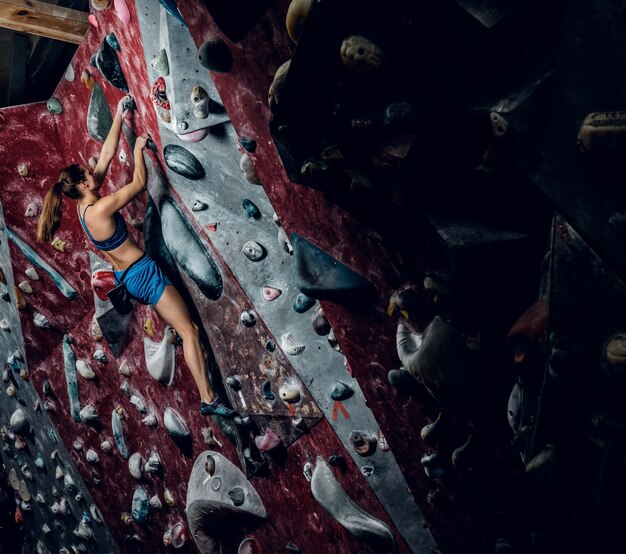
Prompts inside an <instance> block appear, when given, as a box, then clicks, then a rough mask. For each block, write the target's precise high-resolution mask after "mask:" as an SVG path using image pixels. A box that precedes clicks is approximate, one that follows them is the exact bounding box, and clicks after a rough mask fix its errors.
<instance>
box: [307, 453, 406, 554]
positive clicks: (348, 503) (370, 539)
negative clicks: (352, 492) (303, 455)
mask: <svg viewBox="0 0 626 554" xmlns="http://www.w3.org/2000/svg"><path fill="white" fill-rule="evenodd" d="M311 493H312V494H313V498H315V500H317V502H318V503H319V504H320V505H321V506H322V508H324V509H325V510H326V511H327V512H328V513H329V514H330V515H331V516H332V517H333V518H334V519H335V521H337V523H339V524H340V525H341V526H342V527H344V528H345V529H346V530H347V531H348V532H349V533H350V534H351V535H353V536H354V537H356V538H357V539H359V540H361V541H363V542H364V543H365V544H367V546H369V547H370V548H371V549H372V550H374V551H375V552H381V553H382V552H393V550H394V549H395V540H394V538H393V535H392V533H391V530H390V529H389V527H387V525H385V524H384V523H383V522H382V521H380V520H379V519H377V518H375V517H374V516H372V515H370V514H368V513H367V512H365V511H364V510H362V509H361V508H359V506H357V505H356V504H355V503H354V502H353V501H352V500H351V499H350V497H349V496H348V495H347V494H346V492H345V491H344V490H343V488H342V487H341V485H340V484H339V483H338V482H337V480H336V479H335V476H334V475H333V473H332V471H331V470H330V468H329V467H328V465H327V464H326V462H325V461H324V459H323V458H322V457H321V456H318V457H317V463H316V465H315V470H314V471H313V478H312V479H311Z"/></svg>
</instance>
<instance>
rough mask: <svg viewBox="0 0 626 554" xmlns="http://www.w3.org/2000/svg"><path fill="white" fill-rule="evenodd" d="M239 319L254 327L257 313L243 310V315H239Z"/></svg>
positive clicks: (247, 325)
mask: <svg viewBox="0 0 626 554" xmlns="http://www.w3.org/2000/svg"><path fill="white" fill-rule="evenodd" d="M239 319H240V321H241V323H243V324H244V325H245V326H246V327H253V326H254V324H255V323H256V315H255V313H254V312H252V311H250V310H246V311H245V312H241V316H240V317H239Z"/></svg>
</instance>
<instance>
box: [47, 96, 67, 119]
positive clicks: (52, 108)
mask: <svg viewBox="0 0 626 554" xmlns="http://www.w3.org/2000/svg"><path fill="white" fill-rule="evenodd" d="M46 108H48V111H49V112H50V113H53V114H55V115H61V114H62V113H63V106H62V105H61V102H60V101H59V99H58V98H57V97H56V96H53V97H52V98H50V99H49V100H48V102H47V104H46Z"/></svg>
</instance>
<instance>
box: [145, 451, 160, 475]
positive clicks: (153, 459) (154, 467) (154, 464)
mask: <svg viewBox="0 0 626 554" xmlns="http://www.w3.org/2000/svg"><path fill="white" fill-rule="evenodd" d="M161 469H162V465H161V458H159V455H158V454H157V453H156V452H153V453H152V454H150V457H149V458H148V461H147V462H146V463H145V465H144V466H143V471H144V473H159V472H160V471H161Z"/></svg>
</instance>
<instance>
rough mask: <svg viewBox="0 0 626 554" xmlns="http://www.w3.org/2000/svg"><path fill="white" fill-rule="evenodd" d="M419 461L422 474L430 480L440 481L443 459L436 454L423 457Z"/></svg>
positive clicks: (442, 474)
mask: <svg viewBox="0 0 626 554" xmlns="http://www.w3.org/2000/svg"><path fill="white" fill-rule="evenodd" d="M420 461H421V462H422V466H424V473H426V475H427V476H428V477H430V478H431V479H441V477H443V476H444V474H445V469H444V466H443V459H442V457H441V456H440V455H439V454H438V453H437V452H434V453H433V454H427V455H425V456H423V457H422V459H421V460H420Z"/></svg>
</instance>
